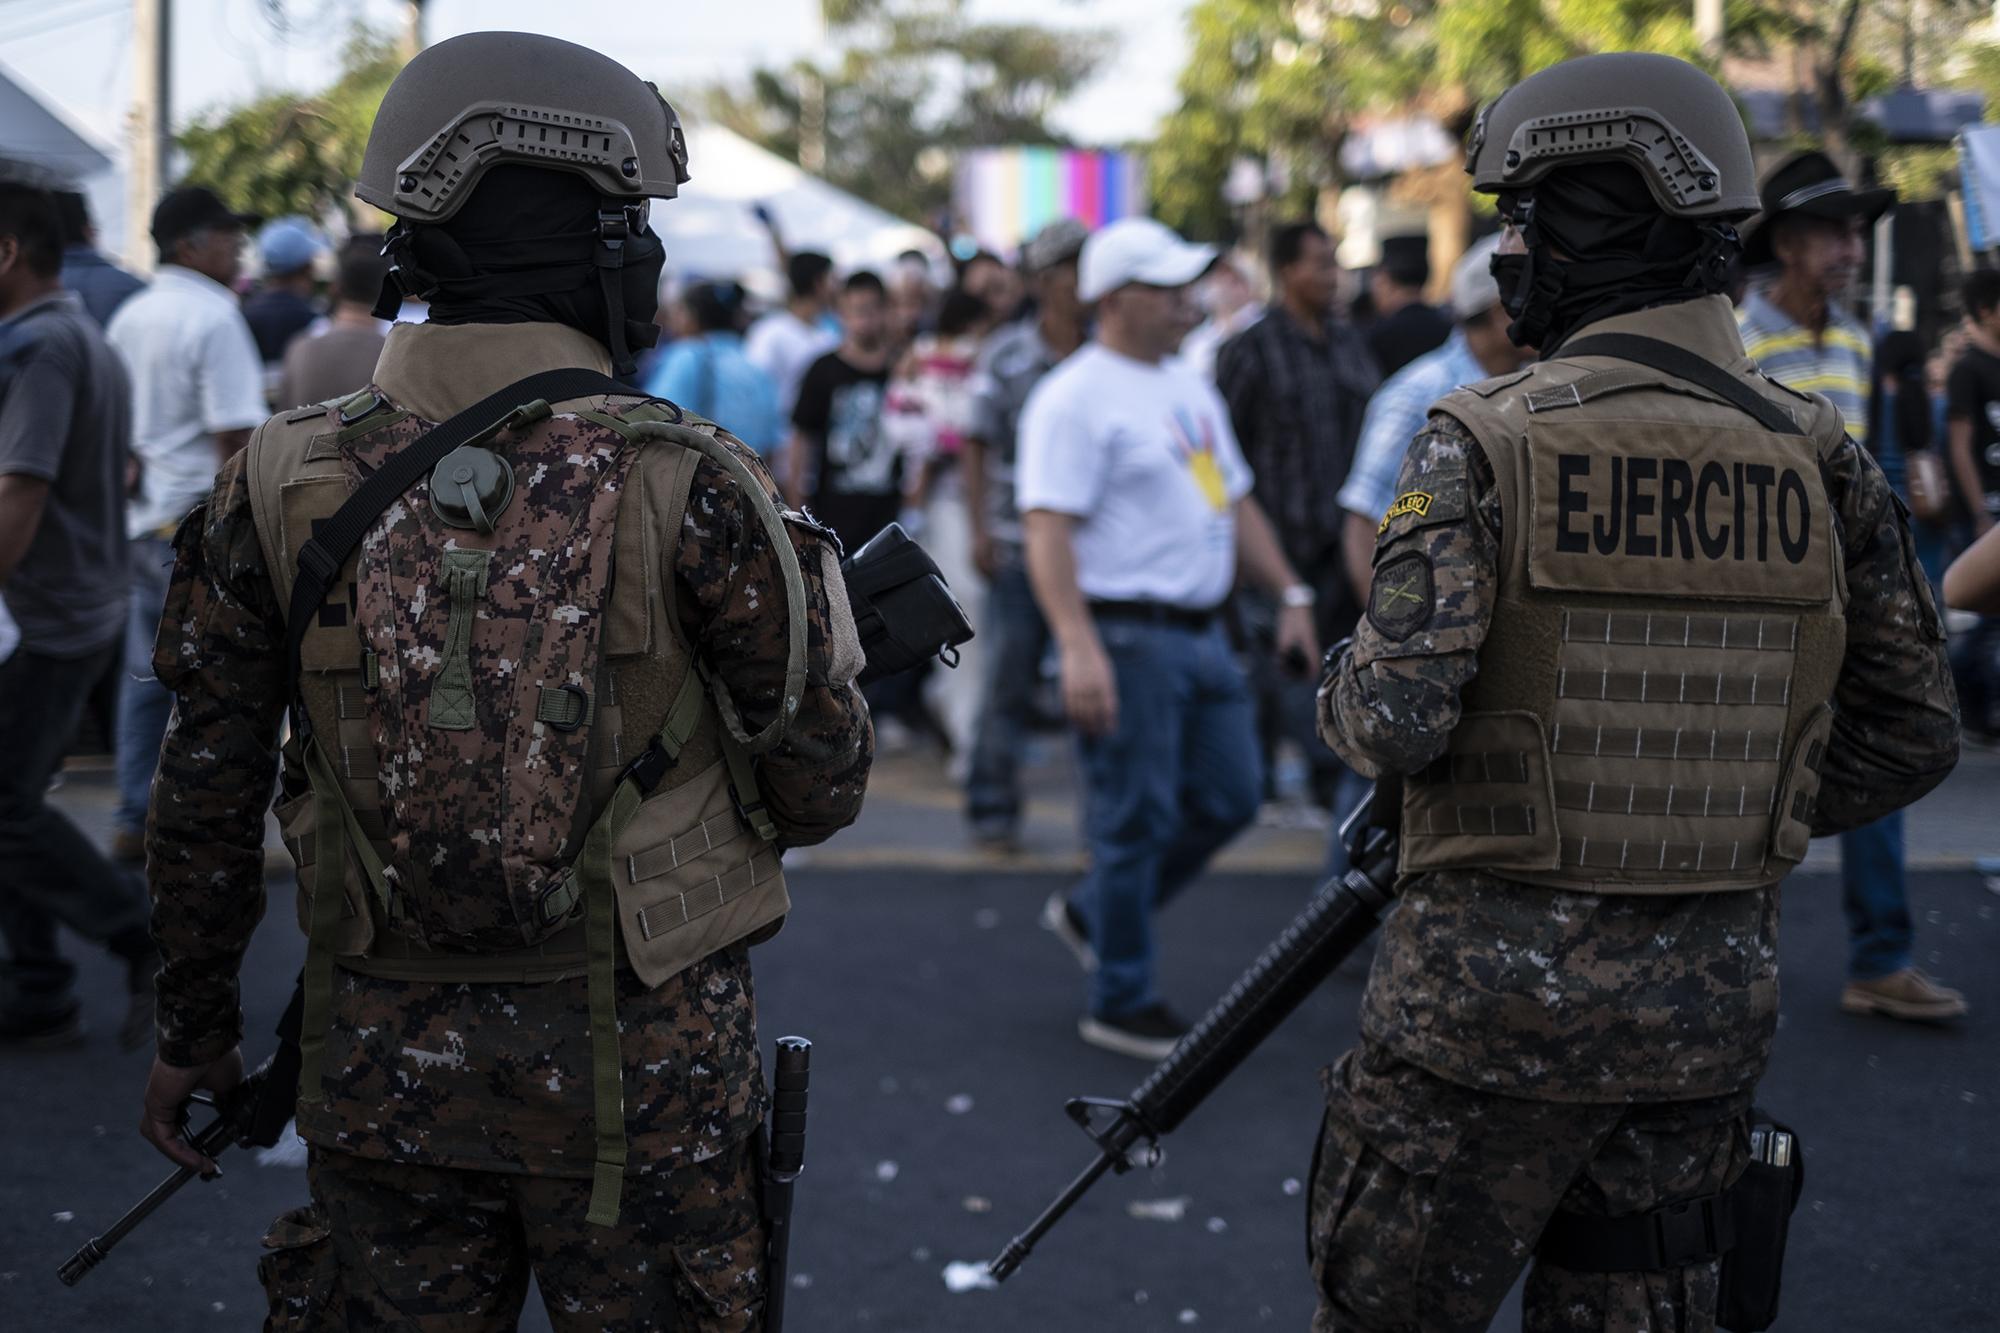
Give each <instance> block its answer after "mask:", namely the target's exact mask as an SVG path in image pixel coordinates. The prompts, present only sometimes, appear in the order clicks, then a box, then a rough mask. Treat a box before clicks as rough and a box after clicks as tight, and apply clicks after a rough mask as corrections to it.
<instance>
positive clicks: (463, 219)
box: [376, 166, 666, 376]
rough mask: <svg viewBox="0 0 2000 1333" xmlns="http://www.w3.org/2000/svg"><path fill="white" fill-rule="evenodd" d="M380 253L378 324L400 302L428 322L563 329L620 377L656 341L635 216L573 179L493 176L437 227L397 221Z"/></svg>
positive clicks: (646, 233)
mask: <svg viewBox="0 0 2000 1333" xmlns="http://www.w3.org/2000/svg"><path fill="white" fill-rule="evenodd" d="M387 248H388V253H389V255H390V256H391V258H392V259H394V261H395V267H394V269H392V270H391V273H390V278H389V282H388V283H386V284H385V285H384V290H383V298H384V299H383V302H382V303H381V304H379V305H378V306H377V308H376V313H377V314H378V315H382V307H383V306H385V305H392V304H398V303H400V300H401V298H402V297H403V296H405V295H407V296H411V297H414V298H416V299H418V300H421V301H428V302H429V303H430V314H429V319H430V321H431V322H432V323H434V324H521V323H537V322H547V323H555V324H565V325H568V326H569V327H570V328H573V329H576V330H578V331H579V332H582V333H586V334H589V335H590V336H591V337H593V338H595V339H597V340H598V341H599V342H601V343H603V344H604V345H605V346H606V347H607V348H609V349H610V351H611V354H612V363H613V365H612V373H613V374H616V375H621V376H624V375H631V374H633V373H634V372H635V370H636V366H635V364H634V358H633V356H632V351H633V349H636V348H645V347H651V346H652V345H653V344H654V343H655V342H657V341H658V339H659V328H658V327H657V326H656V325H655V324H654V323H653V317H654V315H655V313H656V312H657V311H658V309H659V291H660V270H661V268H662V267H664V266H665V263H666V249H665V247H664V246H662V245H661V243H660V238H659V237H658V236H657V235H655V234H654V233H653V231H652V229H651V228H650V227H648V226H647V225H646V224H645V222H644V220H643V217H642V216H641V214H640V210H638V209H634V208H629V207H627V204H626V201H623V200H606V199H602V198H600V197H599V196H598V194H597V193H596V192H595V191H593V190H592V189H591V188H590V187H589V185H588V184H586V183H585V182H584V180H583V179H582V178H581V177H578V176H572V175H569V174H568V173H566V172H554V171H544V170H541V169H539V168H536V167H518V166H507V167H496V168H494V169H493V170H492V171H490V172H488V173H487V175H486V177H485V179H484V180H482V181H481V182H480V183H479V186H478V188H477V189H476V190H475V191H474V192H473V195H472V197H471V198H470V199H468V200H467V201H466V203H465V207H464V208H462V209H460V210H459V212H458V213H456V214H455V215H453V216H452V217H451V218H450V219H449V220H448V221H446V222H443V223H439V224H435V225H420V224H411V223H408V222H398V223H397V224H396V225H395V227H394V228H393V229H391V231H390V233H389V243H388V247H387ZM390 313H391V314H393V313H394V312H393V310H391V311H390ZM383 317H384V318H386V317H387V316H383Z"/></svg>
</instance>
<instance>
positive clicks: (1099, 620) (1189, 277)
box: [1018, 218, 1318, 1060]
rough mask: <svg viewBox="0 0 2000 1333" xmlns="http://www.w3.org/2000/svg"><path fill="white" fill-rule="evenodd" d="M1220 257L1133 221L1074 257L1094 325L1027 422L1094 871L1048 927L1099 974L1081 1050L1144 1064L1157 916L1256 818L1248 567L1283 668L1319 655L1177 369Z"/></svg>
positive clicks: (1040, 575)
mask: <svg viewBox="0 0 2000 1333" xmlns="http://www.w3.org/2000/svg"><path fill="white" fill-rule="evenodd" d="M1214 257H1215V252H1214V251H1213V250H1212V249H1211V248H1209V247H1207V246H1199V245H1190V244H1188V243H1186V242H1185V241H1183V240H1181V238H1180V237H1178V236H1176V235H1175V234H1174V233H1173V232H1172V231H1170V230H1169V229H1167V228H1166V227H1165V226H1162V225H1161V224H1160V223H1158V222H1154V221H1152V220H1150V219H1145V218H1133V219H1127V220H1125V221H1122V222H1117V223H1113V224H1112V225H1111V226H1108V227H1106V228H1104V229H1103V230H1102V231H1100V232H1097V233H1096V234H1095V235H1093V236H1092V237H1091V238H1090V239H1089V240H1088V241H1087V242H1085V244H1084V247H1083V254H1082V257H1081V260H1080V265H1079V270H1078V279H1077V282H1078V294H1079V295H1080V296H1081V297H1082V299H1083V300H1085V301H1088V302H1095V303H1096V305H1097V332H1096V337H1095V338H1094V340H1093V341H1091V342H1088V343H1086V344H1084V346H1083V347H1082V348H1081V349H1079V350H1078V351H1077V352H1076V353H1075V354H1074V355H1072V356H1071V357H1070V358H1069V359H1068V360H1066V361H1064V362H1063V363H1062V364H1061V365H1059V366H1057V367H1056V368H1055V369H1054V370H1052V371H1051V372H1049V374H1048V376H1047V377H1046V378H1044V379H1043V380H1042V381H1041V383H1040V384H1038V385H1037V386H1036V387H1035V389H1034V391H1033V392H1032V393H1031V394H1030V395H1029V396H1028V402H1027V406H1026V408H1025V409H1024V411H1023V413H1022V417H1021V427H1020V446H1019V450H1020V462H1019V481H1018V487H1019V503H1020V508H1021V511H1022V515H1023V521H1024V525H1025V536H1026V544H1027V558H1028V574H1029V578H1030V580H1031V581H1032V582H1033V584H1034V589H1035V599H1036V601H1037V602H1038V603H1039V604H1040V606H1041V608H1042V613H1043V615H1045V616H1046V617H1047V618H1048V622H1049V628H1050V630H1051V631H1052V632H1053V633H1054V635H1055V639H1056V643H1057V645H1058V647H1059V649H1060V652H1061V664H1062V690H1063V705H1064V707H1065V709H1066V710H1067V712H1068V713H1069V717H1070V721H1071V722H1072V723H1073V724H1074V725H1075V727H1076V729H1077V731H1078V733H1079V735H1080V745H1081V754H1082V768H1083V775H1084V781H1085V786H1086V789H1087V807H1086V812H1085V834H1086V838H1087V840H1088V842H1089V844H1090V860H1091V868H1090V873H1089V874H1088V875H1087V876H1086V877H1085V879H1084V880H1083V882H1082V883H1081V884H1079V885H1078V886H1077V887H1076V888H1075V889H1074V890H1073V891H1071V892H1069V893H1062V892H1058V893H1057V894H1055V895H1053V896H1052V897H1051V898H1050V899H1049V903H1048V907H1047V909H1046V911H1045V913H1044V918H1043V921H1044V924H1045V925H1047V926H1048V927H1049V929H1051V930H1053V931H1055V932H1056V933H1057V934H1058V935H1059V936H1061V937H1062V938H1063V940H1064V941H1065V942H1066V943H1067V944H1069V946H1070V947H1071V949H1072V950H1074V951H1075V952H1076V953H1077V955H1078V957H1079V959H1080V960H1082V961H1083V963H1084V966H1085V967H1086V968H1087V969H1088V970H1090V972H1091V983H1090V1000H1089V1009H1088V1011H1087V1012H1086V1013H1085V1015H1084V1018H1083V1020H1082V1022H1081V1023H1080V1024H1079V1031H1080V1032H1081V1034H1082V1036H1083V1038H1084V1040H1085V1041H1087V1042H1090V1043H1091V1044H1092V1045H1095V1046H1100V1047H1103V1048H1104V1049H1106V1050H1112V1051H1118V1052H1121V1053H1123V1054H1127V1055H1133V1056H1138V1057H1140V1058H1142V1059H1147V1060H1158V1059H1161V1058H1164V1057H1165V1056H1166V1054H1167V1053H1168V1052H1169V1051H1170V1050H1172V1049H1173V1045H1174V1043H1175V1042H1176V1041H1178V1040H1179V1039H1180V1037H1181V1035H1182V1034H1183V1033H1184V1032H1185V1031H1186V1030H1187V1029H1186V1025H1185V1024H1184V1023H1182V1022H1181V1020H1180V1019H1178V1018H1177V1017H1175V1015H1174V1014H1173V1012H1172V1011H1171V1010H1169V1009H1168V1008H1167V1006H1166V1005H1165V1004H1164V1003H1162V1001H1161V999H1160V997H1159V994H1158V992H1157V991H1156V990H1155V989H1154V940H1153V923H1152V917H1153V911H1154V909H1155V908H1157V907H1158V906H1160V905H1161V904H1162V903H1164V902H1165V901H1166V900H1167V899H1169V898H1171V897H1172V896H1173V895H1174V894H1175V893H1176V892H1178V891H1179V890H1180V889H1182V888H1184V887H1185V886H1186V885H1187V884H1188V882H1189V881H1191V880H1192V879H1193V878H1194V877H1195V876H1196V875H1197V874H1199V873H1200V871H1201V869H1202V867H1203V866H1204V865H1206V864H1207V862H1208V859H1209V857H1210V856H1212V855H1213V854H1214V853H1215V852H1216V851H1217V850H1218V849H1219V848H1221V847H1222V845H1223V844H1224V843H1226V842H1228V841H1229V840H1230V839H1231V838H1232V837H1234V836H1235V835H1236V834H1237V833H1238V832H1239V831H1241V830H1242V828H1243V827H1244V826H1245V825H1247V824H1248V823H1249V822H1250V821H1251V819H1252V818H1254V817H1255V815H1256V813H1257V802H1258V796H1259V790H1260V786H1261V776H1260V761H1259V757H1258V751H1257V736H1256V717H1255V705H1254V703H1253V701H1252V698H1251V695H1250V691H1249V687H1248V685H1247V683H1246V681H1245V679H1244V676H1243V673H1242V672H1241V671H1240V670H1239V669H1238V668H1237V665H1236V661H1235V658H1234V656H1233V654H1232V653H1231V650H1230V645H1229V642H1228V640H1227V638H1226V637H1225V636H1224V634H1223V631H1222V626H1221V623H1220V621H1219V618H1218V612H1219V611H1220V609H1221V607H1222V604H1223V602H1224V601H1225V600H1226V599H1227V598H1228V596H1229V593H1230V590H1231V588H1232V587H1234V585H1235V583H1236V572H1237V566H1238V564H1239V563H1240V564H1241V566H1242V568H1243V572H1244V573H1245V574H1246V575H1247V576H1248V578H1249V580H1250V581H1251V582H1253V583H1255V584H1257V585H1259V586H1260V587H1263V588H1265V589H1267V590H1268V591H1269V592H1271V593H1272V594H1273V595H1274V596H1275V597H1277V598H1278V599H1279V601H1280V602H1281V604H1282V606H1283V610H1282V612H1281V614H1280V619H1279V626H1278V641H1277V650H1278V652H1279V654H1280V656H1281V657H1291V658H1296V656H1297V655H1298V654H1301V653H1302V654H1303V655H1304V660H1305V661H1308V662H1310V661H1313V660H1316V659H1317V657H1318V646H1317V644H1316V643H1315V642H1314V634H1313V618H1312V602H1313V594H1312V590H1311V589H1310V588H1309V587H1308V586H1307V585H1305V584H1304V583H1303V582H1302V581H1301V580H1300V579H1299V577H1298V575H1297V574H1295V573H1294V572H1293V571H1292V568H1291V566H1290V565H1288V564H1287V563H1286V561H1285V557H1284V555H1283V554H1282V552H1281V551H1280V550H1279V548H1278V542H1277V538H1276V536H1275V535H1274V534H1273V532H1272V529H1271V525H1270V521H1269V520H1268V519H1267V518H1266V517H1265V516H1264V513H1263V511H1262V510H1261V509H1259V508H1258V507H1257V502H1256V501H1255V500H1253V499H1251V498H1250V483H1251V476H1250V469H1249V468H1248V467H1247V466H1246V465H1245V464H1244V462H1243V455H1242V453H1241V451H1240V450H1239V449H1238V448H1237V444H1236V437H1235V436H1234V434H1233V433H1232V432H1231V430H1230V426H1229V412H1228V409H1227V408H1226V407H1225V406H1224V405H1223V402H1222V399H1221V398H1220V397H1219V396H1218V395H1217V394H1216V392H1215V390H1214V388H1213V387H1211V386H1210V385H1209V384H1208V383H1207V381H1205V380H1203V379H1202V378H1201V377H1200V376H1199V375H1198V374H1196V373H1195V372H1193V371H1192V370H1190V369H1188V368H1187V367H1186V366H1185V365H1182V364H1180V363H1179V362H1178V361H1177V360H1175V359H1174V352H1175V350H1176V349H1177V348H1178V347H1179V345H1180V342H1181V339H1182V338H1183V337H1184V336H1185V335H1186V334H1187V332H1188V330H1189V329H1190V328H1192V327H1193V326H1194V323H1195V320H1196V319H1197V318H1198V317H1199V316H1198V312H1196V310H1195V309H1194V305H1193V302H1192V300H1191V298H1190V295H1189V290H1188V288H1189V284H1191V283H1193V282H1194V281H1195V279H1197V278H1199V277H1200V276H1201V275H1202V273H1203V271H1204V270H1206V269H1207V267H1208V266H1209V264H1210V262H1212V260H1213V259H1214Z"/></svg>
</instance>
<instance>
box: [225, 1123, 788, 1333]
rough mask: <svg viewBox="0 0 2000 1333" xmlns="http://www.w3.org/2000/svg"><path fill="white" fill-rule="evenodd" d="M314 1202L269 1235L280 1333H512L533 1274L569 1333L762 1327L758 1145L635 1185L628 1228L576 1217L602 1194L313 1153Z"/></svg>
mask: <svg viewBox="0 0 2000 1333" xmlns="http://www.w3.org/2000/svg"><path fill="white" fill-rule="evenodd" d="M307 1177H308V1179H309V1181H310V1183H311V1186H312V1196H313V1202H312V1204H311V1205H310V1206H309V1207H306V1208H298V1209H294V1210H293V1211H291V1212H289V1213H287V1214H285V1215H284V1216H283V1217H281V1218H279V1219H278V1220H277V1221H276V1222H275V1223H273V1224H272V1227H271V1230H270V1232H269V1234H267V1235H266V1236H265V1238H264V1246H265V1249H266V1251H267V1253H266V1254H265V1256H264V1259H263V1261H262V1262H261V1263H260V1264H259V1265H258V1268H257V1274H258V1277H259V1278H260V1279H261V1280H262V1282H263V1284H264V1288H265V1292H266V1294H267V1296H268V1297H269V1299H270V1319H269V1322H267V1323H266V1324H265V1328H266V1329H268V1330H272V1333H344V1330H347V1329H363V1328H379V1329H387V1328H396V1329H411V1330H419V1329H421V1330H431V1329H435V1330H438V1331H439V1333H445V1331H446V1330H449V1333H488V1331H489V1330H490V1331H491V1333H510V1331H511V1330H512V1329H514V1328H515V1327H516V1324H517V1321H518V1320H519V1318H520V1314H521V1307H522V1303H523V1301H524V1299H525V1298H526V1295H527V1289H528V1275H529V1270H530V1266H532V1268H533V1272H534V1278H535V1282H536V1283H537V1284H538V1285H539V1287H540V1288H541V1293H542V1298H543V1302H544V1304H545V1305H546V1307H547V1309H548V1312H549V1320H550V1323H551V1324H552V1326H553V1327H554V1328H555V1329H556V1330H557V1333H599V1331H600V1330H603V1329H618V1330H620V1331H621V1333H667V1331H668V1330H671V1331H672V1333H748V1331H749V1330H752V1329H756V1328H760V1327H762V1323H763V1300H764V1243H765V1236H764V1228H763V1223H762V1221H761V1220H760V1218H759V1217H758V1214H757V1209H756V1206H755V1203H754V1201H755V1199H756V1197H757V1193H756V1169H755V1153H754V1152H753V1151H752V1149H751V1145H750V1144H749V1143H748V1142H747V1141H739V1142H738V1143H737V1144H735V1145H734V1147H733V1150H732V1151H730V1152H728V1153H725V1154H722V1155H720V1156H716V1157H712V1158H710V1159H708V1160H707V1161H705V1162H702V1163H699V1164H696V1165H689V1166H677V1167H670V1168H651V1169H648V1170H646V1171H645V1172H643V1173H642V1174H639V1175H637V1176H635V1177H634V1178H633V1179H631V1180H629V1181H628V1182H627V1184H626V1186H625V1201H624V1208H623V1210H622V1213H621V1216H620V1218H619V1223H618V1225H617V1226H616V1227H611V1228H604V1227H583V1226H579V1225H578V1224H577V1219H579V1218H581V1217H582V1216H583V1214H584V1211H585V1209H586V1208H587V1206H588V1196H589V1193H590V1187H589V1185H588V1184H587V1183H585V1182H581V1181H574V1180H561V1179H554V1180H552V1179H546V1178H539V1177H535V1176H523V1175H516V1174H511V1173H505V1172H486V1171H440V1170H435V1169H432V1168H428V1167H422V1166H412V1165H409V1164H407V1163H401V1162H398V1163H393V1164H392V1163H385V1162H377V1161H372V1160H369V1159H367V1158H361V1157H352V1156H349V1155H347V1154H345V1153H339V1152H329V1151H326V1150H324V1149H320V1148H314V1149H313V1150H312V1153H311V1157H310V1160H309V1163H308V1166H307Z"/></svg>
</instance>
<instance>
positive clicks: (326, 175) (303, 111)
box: [179, 28, 402, 219]
mask: <svg viewBox="0 0 2000 1333" xmlns="http://www.w3.org/2000/svg"><path fill="white" fill-rule="evenodd" d="M401 68H402V58H401V56H400V55H399V54H397V49H396V45H395V42H394V41H393V40H392V39H390V38H386V37H384V36H382V35H380V34H378V33H375V32H372V31H370V30H368V29H365V28H362V29H356V31H355V33H354V35H353V36H352V37H351V38H350V39H349V40H348V43H347V45H346V48H345V49H344V50H343V51H342V53H341V60H340V75H339V77H337V78H336V79H335V80H334V81H333V83H332V84H331V85H330V86H329V87H327V88H326V89H325V90H324V91H323V92H319V93H315V94H313V95H310V96H306V95H302V94H299V93H293V92H280V93H271V94H268V95H266V96H264V97H260V98H258V99H256V100H255V101H253V102H247V103H244V104H242V105H240V106H235V107H225V108H220V109H217V110H212V111H209V112H207V113H204V114H203V115H201V116H199V117H197V118H196V119H195V121H194V122H193V123H192V124H191V125H189V126H188V127H187V129H185V130H183V131H182V132H181V134H180V136H179V143H180V146H181V149H182V150H183V151H184V152H186V154H187V155H188V171H187V176H186V183H187V184H190V185H206V186H207V187H208V188H209V189H211V190H214V191H215V192H216V193H217V194H218V195H220V196H221V197H222V199H223V201H224V202H225V203H227V204H228V205H229V206H230V207H231V208H235V209H240V210H242V211H244V212H249V213H256V214H259V215H261V216H264V217H279V216H282V215H284V214H288V213H299V214H304V215H306V216H308V217H324V216H326V215H327V214H328V213H330V212H335V211H338V212H341V213H344V214H346V215H347V216H348V217H349V218H350V219H352V218H353V217H354V216H355V214H356V210H357V209H358V208H359V207H361V205H360V204H359V203H358V202H357V201H356V200H355V199H354V198H353V195H352V191H353V188H354V178H355V177H356V176H357V175H359V174H360V172H361V153H362V150H363V149H364V148H366V147H367V144H368V129H369V126H370V125H372V124H373V123H374V120H375V111H376V108H378V107H379V106H381V104H382V94H383V93H385V92H387V91H388V88H389V83H390V81H391V80H392V79H394V78H395V77H396V71H397V70H399V69H401Z"/></svg>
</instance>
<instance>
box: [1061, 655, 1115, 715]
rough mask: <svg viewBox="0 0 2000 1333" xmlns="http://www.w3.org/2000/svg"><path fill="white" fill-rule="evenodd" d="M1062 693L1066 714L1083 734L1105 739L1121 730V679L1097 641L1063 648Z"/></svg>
mask: <svg viewBox="0 0 2000 1333" xmlns="http://www.w3.org/2000/svg"><path fill="white" fill-rule="evenodd" d="M1062 694H1063V711H1064V712H1065V713H1067V714H1069V720H1070V723H1071V724H1072V725H1073V726H1075V727H1076V729H1077V730H1078V731H1080V732H1082V733H1083V734H1084V735H1086V736H1103V735H1107V734H1109V733H1110V732H1113V731H1116V730H1117V729H1118V678H1117V677H1116V676H1114V675H1113V674H1112V672H1111V659H1110V658H1108V657H1106V656H1105V655H1104V645H1103V644H1101V643H1099V642H1098V641H1097V640H1096V638H1094V637H1093V638H1091V639H1088V640H1086V641H1084V642H1081V643H1074V644H1064V645H1063V649H1062Z"/></svg>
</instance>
